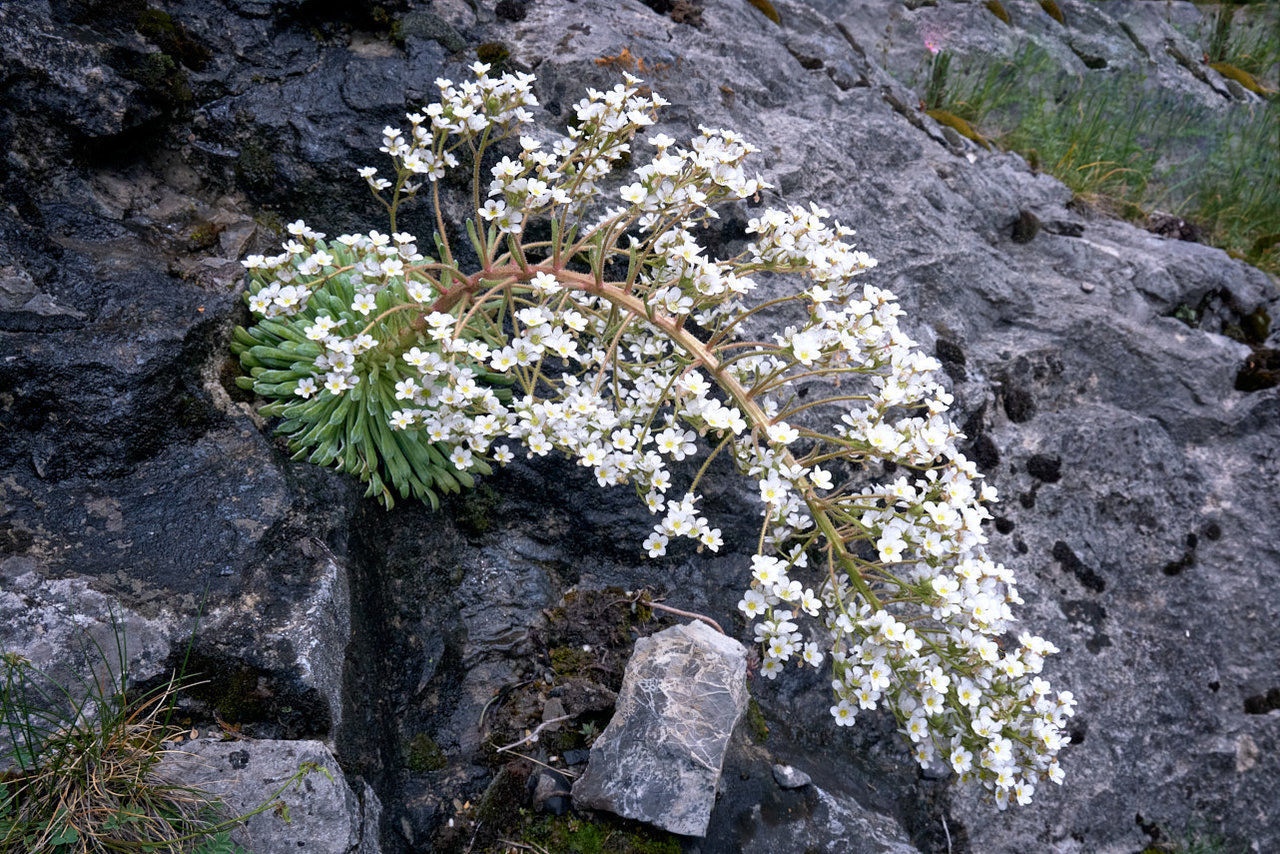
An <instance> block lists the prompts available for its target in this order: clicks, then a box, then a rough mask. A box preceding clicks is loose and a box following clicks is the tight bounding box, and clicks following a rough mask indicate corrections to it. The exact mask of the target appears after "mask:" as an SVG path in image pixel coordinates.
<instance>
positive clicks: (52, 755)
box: [0, 630, 237, 854]
mask: <svg viewBox="0 0 1280 854" xmlns="http://www.w3.org/2000/svg"><path fill="white" fill-rule="evenodd" d="M116 643H117V648H116V650H115V655H114V657H113V656H112V655H111V654H108V653H107V652H106V651H105V650H104V649H103V648H102V647H101V646H100V645H99V644H98V642H97V641H96V640H93V639H89V640H88V641H87V642H86V650H85V652H86V653H87V658H88V660H89V662H90V667H89V668H88V669H89V671H90V672H89V673H87V674H78V675H77V676H76V677H75V679H74V681H72V682H70V683H63V682H60V681H58V680H57V679H54V678H53V677H51V676H50V675H49V674H47V673H45V672H43V671H41V670H39V669H37V668H35V667H34V666H33V665H32V664H31V662H30V661H29V660H27V659H25V658H24V657H22V656H20V655H18V654H16V653H12V652H7V653H4V654H3V655H2V656H0V668H3V684H2V686H0V691H2V692H3V693H0V767H3V768H4V770H3V771H0V852H29V851H47V852H50V854H79V853H80V852H100V851H101V852H107V851H139V850H163V851H199V852H202V854H212V852H221V851H226V852H232V851H235V850H237V849H235V848H234V847H233V846H232V845H231V843H230V840H229V838H228V837H229V828H230V825H229V824H228V823H226V822H224V821H223V820H222V818H221V816H220V815H219V811H218V809H217V805H216V804H215V803H214V802H213V801H211V799H210V798H209V797H208V796H207V795H205V794H204V793H202V792H200V791H199V790H198V789H195V788H192V787H189V786H185V785H180V784H176V783H172V782H168V781H165V780H164V779H163V778H162V777H161V776H160V775H159V773H158V772H159V764H160V762H161V760H162V758H163V755H164V753H165V752H166V750H167V749H168V747H167V746H166V742H169V741H170V740H171V739H173V738H174V737H176V736H178V735H179V729H178V727H176V726H173V725H170V724H169V723H168V718H169V714H170V712H171V711H172V701H173V699H174V695H175V693H176V691H177V690H178V688H179V686H180V684H181V680H179V679H177V678H175V679H172V680H170V681H168V682H167V683H165V684H163V685H161V686H160V687H159V688H157V689H155V690H153V691H150V692H147V693H144V694H142V695H140V696H136V695H134V694H133V692H132V691H131V690H130V687H129V685H128V677H127V675H126V674H125V671H124V664H125V661H126V658H127V656H126V652H125V646H124V638H123V634H122V633H121V632H120V631H119V630H117V632H116Z"/></svg>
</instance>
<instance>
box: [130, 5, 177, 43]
mask: <svg viewBox="0 0 1280 854" xmlns="http://www.w3.org/2000/svg"><path fill="white" fill-rule="evenodd" d="M136 29H137V30H138V35H140V36H142V37H143V38H148V39H153V40H154V39H160V38H166V37H173V35H174V34H175V33H176V32H177V28H176V27H174V25H173V18H171V17H170V16H169V13H168V12H165V11H163V10H160V9H143V10H142V12H141V13H140V14H139V15H138V23H137V26H136Z"/></svg>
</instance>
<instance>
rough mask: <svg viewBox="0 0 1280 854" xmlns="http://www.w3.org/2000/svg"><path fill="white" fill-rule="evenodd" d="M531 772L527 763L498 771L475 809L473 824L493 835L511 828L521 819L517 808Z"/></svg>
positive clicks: (505, 766)
mask: <svg viewBox="0 0 1280 854" xmlns="http://www.w3.org/2000/svg"><path fill="white" fill-rule="evenodd" d="M531 770H532V769H531V768H530V767H529V764H528V763H527V762H508V763H507V764H506V765H503V766H502V768H501V769H499V771H498V774H497V776H496V777H494V778H493V782H492V783H490V784H489V788H487V789H485V790H484V796H483V797H482V798H480V803H479V804H478V805H477V806H476V823H477V824H478V825H479V827H481V828H485V827H487V828H489V829H490V831H491V832H492V831H493V830H496V829H497V828H501V827H512V826H514V825H516V824H517V823H518V822H519V821H520V819H521V809H520V805H521V804H523V803H524V802H525V800H526V797H527V787H528V783H529V774H530V772H531Z"/></svg>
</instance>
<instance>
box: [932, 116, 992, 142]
mask: <svg viewBox="0 0 1280 854" xmlns="http://www.w3.org/2000/svg"><path fill="white" fill-rule="evenodd" d="M924 112H925V115H927V116H928V117H929V118H931V119H933V120H934V121H935V122H937V123H938V124H940V125H943V126H945V127H949V128H951V129H952V130H954V131H955V132H956V133H958V134H960V135H961V136H963V137H965V138H967V139H971V140H973V141H974V142H976V143H978V145H981V146H982V147H983V148H985V149H987V150H988V151H990V150H991V143H990V142H989V141H988V140H987V138H986V137H985V136H983V135H982V134H980V133H978V129H977V128H975V127H974V126H973V125H971V124H970V123H969V122H968V121H967V120H965V119H962V118H960V117H959V116H957V115H956V114H955V113H949V112H947V111H946V110H925V111H924Z"/></svg>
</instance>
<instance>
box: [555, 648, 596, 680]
mask: <svg viewBox="0 0 1280 854" xmlns="http://www.w3.org/2000/svg"><path fill="white" fill-rule="evenodd" d="M550 656H551V669H552V670H553V671H555V674H556V675H557V676H560V677H563V678H569V677H572V676H585V675H589V674H587V673H586V672H585V671H587V670H588V669H589V668H590V667H591V665H593V664H595V663H596V657H595V656H594V655H592V654H591V653H590V652H589V651H587V650H585V649H583V648H582V647H573V646H558V647H556V648H555V649H553V650H551V652H550Z"/></svg>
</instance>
